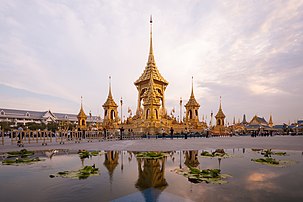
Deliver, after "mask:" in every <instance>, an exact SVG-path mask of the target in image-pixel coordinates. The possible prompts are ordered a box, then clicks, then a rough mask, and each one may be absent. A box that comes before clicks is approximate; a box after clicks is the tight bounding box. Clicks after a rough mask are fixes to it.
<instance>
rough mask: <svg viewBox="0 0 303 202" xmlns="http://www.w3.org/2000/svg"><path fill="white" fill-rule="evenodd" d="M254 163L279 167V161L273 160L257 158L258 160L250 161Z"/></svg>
mask: <svg viewBox="0 0 303 202" xmlns="http://www.w3.org/2000/svg"><path fill="white" fill-rule="evenodd" d="M251 160H252V161H254V162H257V163H262V164H269V165H279V161H277V160H276V159H274V158H268V157H267V158H259V159H251Z"/></svg>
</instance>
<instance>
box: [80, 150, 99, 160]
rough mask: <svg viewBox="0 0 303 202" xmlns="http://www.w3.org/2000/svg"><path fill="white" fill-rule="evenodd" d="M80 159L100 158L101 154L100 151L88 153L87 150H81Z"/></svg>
mask: <svg viewBox="0 0 303 202" xmlns="http://www.w3.org/2000/svg"><path fill="white" fill-rule="evenodd" d="M78 154H79V157H80V158H81V159H85V158H89V157H91V156H98V155H99V154H101V153H100V151H91V152H89V151H87V150H79V151H78Z"/></svg>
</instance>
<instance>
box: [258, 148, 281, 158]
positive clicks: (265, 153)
mask: <svg viewBox="0 0 303 202" xmlns="http://www.w3.org/2000/svg"><path fill="white" fill-rule="evenodd" d="M261 154H262V155H263V156H264V157H271V155H277V156H285V155H286V152H273V151H271V149H263V150H262V151H261Z"/></svg>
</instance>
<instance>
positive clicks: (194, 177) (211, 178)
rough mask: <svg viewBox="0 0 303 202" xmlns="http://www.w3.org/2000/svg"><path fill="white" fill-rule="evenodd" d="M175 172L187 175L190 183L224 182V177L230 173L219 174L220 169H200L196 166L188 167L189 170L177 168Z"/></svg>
mask: <svg viewBox="0 0 303 202" xmlns="http://www.w3.org/2000/svg"><path fill="white" fill-rule="evenodd" d="M176 172H177V173H178V174H182V175H183V176H185V177H187V178H188V180H189V181H190V182H192V183H200V182H206V183H212V184H225V183H227V181H225V180H224V179H225V178H227V177H230V175H226V174H221V170H220V169H205V170H200V169H198V168H194V167H189V171H184V170H178V169H177V170H176Z"/></svg>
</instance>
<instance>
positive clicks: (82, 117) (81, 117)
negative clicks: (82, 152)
mask: <svg viewBox="0 0 303 202" xmlns="http://www.w3.org/2000/svg"><path fill="white" fill-rule="evenodd" d="M77 119H78V129H79V130H86V127H87V124H86V119H87V116H86V114H85V112H84V110H83V106H82V96H81V107H80V111H79V114H78V115H77Z"/></svg>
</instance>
